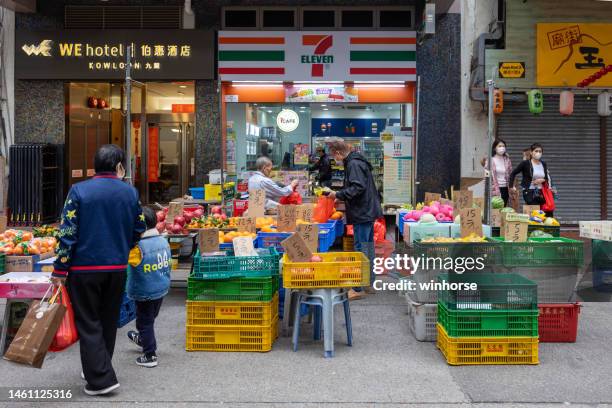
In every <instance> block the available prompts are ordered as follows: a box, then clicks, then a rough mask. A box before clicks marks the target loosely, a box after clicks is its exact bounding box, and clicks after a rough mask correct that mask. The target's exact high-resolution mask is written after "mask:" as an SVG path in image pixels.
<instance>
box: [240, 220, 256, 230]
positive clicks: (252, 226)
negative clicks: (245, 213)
mask: <svg viewBox="0 0 612 408" xmlns="http://www.w3.org/2000/svg"><path fill="white" fill-rule="evenodd" d="M255 221H256V218H255V217H240V218H238V219H237V220H236V228H237V229H238V231H240V232H244V231H246V232H257V230H256V222H255Z"/></svg>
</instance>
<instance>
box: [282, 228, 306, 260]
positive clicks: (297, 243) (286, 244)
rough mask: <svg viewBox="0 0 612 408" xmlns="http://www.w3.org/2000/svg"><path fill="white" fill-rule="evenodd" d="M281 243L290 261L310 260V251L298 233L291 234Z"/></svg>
mask: <svg viewBox="0 0 612 408" xmlns="http://www.w3.org/2000/svg"><path fill="white" fill-rule="evenodd" d="M281 245H282V246H283V248H284V249H285V253H286V254H287V257H288V258H289V260H290V261H291V262H310V259H311V258H312V251H311V250H310V249H309V248H308V245H307V244H306V242H304V239H303V238H302V237H301V236H300V234H291V236H290V237H289V238H287V239H286V240H284V241H282V242H281Z"/></svg>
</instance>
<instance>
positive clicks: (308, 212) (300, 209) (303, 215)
mask: <svg viewBox="0 0 612 408" xmlns="http://www.w3.org/2000/svg"><path fill="white" fill-rule="evenodd" d="M313 213H314V204H300V205H298V206H297V207H296V208H295V218H296V219H297V220H304V221H307V222H312V214H313Z"/></svg>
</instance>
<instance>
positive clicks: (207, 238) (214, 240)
mask: <svg viewBox="0 0 612 408" xmlns="http://www.w3.org/2000/svg"><path fill="white" fill-rule="evenodd" d="M198 249H199V250H200V253H201V254H206V253H208V252H215V251H218V250H219V230H218V229H217V228H205V229H201V230H199V231H198Z"/></svg>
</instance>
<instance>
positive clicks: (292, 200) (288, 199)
mask: <svg viewBox="0 0 612 408" xmlns="http://www.w3.org/2000/svg"><path fill="white" fill-rule="evenodd" d="M278 202H279V203H280V204H283V205H287V204H302V196H301V195H300V193H298V192H297V191H294V192H292V193H291V194H289V195H288V196H285V197H281V199H280V200H279V201H278Z"/></svg>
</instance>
